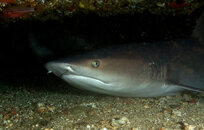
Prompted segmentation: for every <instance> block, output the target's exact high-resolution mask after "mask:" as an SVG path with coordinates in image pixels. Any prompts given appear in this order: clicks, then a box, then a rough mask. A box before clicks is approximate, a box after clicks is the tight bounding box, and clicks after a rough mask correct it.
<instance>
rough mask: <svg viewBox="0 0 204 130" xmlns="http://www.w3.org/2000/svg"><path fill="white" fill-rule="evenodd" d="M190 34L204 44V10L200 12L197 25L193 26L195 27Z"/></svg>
mask: <svg viewBox="0 0 204 130" xmlns="http://www.w3.org/2000/svg"><path fill="white" fill-rule="evenodd" d="M192 36H193V37H194V38H196V39H198V41H199V42H200V43H201V44H202V45H204V11H203V12H202V14H201V16H200V18H199V19H198V21H197V25H196V26H195V29H194V30H193V34H192Z"/></svg>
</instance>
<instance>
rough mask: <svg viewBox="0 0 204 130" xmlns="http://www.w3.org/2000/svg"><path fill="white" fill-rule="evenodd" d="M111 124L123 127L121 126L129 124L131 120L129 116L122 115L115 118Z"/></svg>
mask: <svg viewBox="0 0 204 130" xmlns="http://www.w3.org/2000/svg"><path fill="white" fill-rule="evenodd" d="M111 124H112V126H115V127H121V126H125V125H129V124H130V121H129V119H128V118H127V117H122V118H119V119H115V118H114V119H112V122H111Z"/></svg>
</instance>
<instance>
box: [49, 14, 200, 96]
mask: <svg viewBox="0 0 204 130" xmlns="http://www.w3.org/2000/svg"><path fill="white" fill-rule="evenodd" d="M203 17H204V14H203ZM203 19H204V18H201V20H200V21H203ZM199 26H200V25H199ZM196 28H197V27H196ZM197 30H199V29H197ZM196 33H197V31H194V35H195V36H194V37H197V38H198V39H199V38H200V37H201V36H202V37H203V36H204V35H201V34H204V33H203V31H201V32H200V33H199V34H196ZM199 40H200V42H201V43H202V42H203V39H202V38H200V39H199ZM189 41H190V42H195V43H197V39H189V40H178V41H167V43H168V44H171V43H173V42H184V43H186V42H189ZM163 45H164V46H160V48H155V47H153V46H149V47H146V46H140V45H131V44H130V45H124V46H117V47H112V48H106V49H101V50H98V51H93V52H90V53H88V54H84V55H78V56H74V57H68V58H65V59H62V60H58V61H52V62H49V63H47V64H46V68H47V69H48V70H49V71H52V72H53V73H54V74H55V75H57V76H59V77H60V78H62V79H63V80H65V81H66V82H68V83H70V84H71V85H73V86H75V87H77V88H81V89H86V90H90V91H94V92H98V93H102V94H108V95H114V96H123V97H157V96H166V95H175V94H177V93H180V92H181V91H184V90H192V91H197V92H204V90H203V88H204V50H203V49H200V50H196V51H194V50H192V49H191V50H184V51H183V52H177V51H175V50H173V49H172V50H171V49H170V48H167V47H166V45H167V44H165V43H163ZM169 49H170V50H169Z"/></svg>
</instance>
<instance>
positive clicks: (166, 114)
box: [0, 80, 204, 130]
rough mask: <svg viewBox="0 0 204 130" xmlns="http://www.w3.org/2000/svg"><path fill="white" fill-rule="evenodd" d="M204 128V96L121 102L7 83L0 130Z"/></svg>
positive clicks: (50, 84)
mask: <svg viewBox="0 0 204 130" xmlns="http://www.w3.org/2000/svg"><path fill="white" fill-rule="evenodd" d="M3 129H42V130H55V129H87V130H89V129H100V130H107V129H124V130H126V129H129V130H140V129H141V130H144V129H152V130H153V129H157V130H172V129H178V130H179V129H181V130H183V129H185V130H194V129H195V130H204V94H192V93H185V94H181V95H176V96H166V97H160V98H121V97H112V96H107V95H99V94H95V93H92V92H87V91H82V90H79V89H75V88H73V87H70V86H69V85H68V84H66V83H64V82H63V81H53V80H52V81H51V80H48V81H44V83H43V85H42V86H39V84H38V86H37V87H36V86H35V85H33V84H32V85H31V84H25V85H19V86H18V85H11V84H5V83H4V84H3V83H2V84H1V87H0V130H3Z"/></svg>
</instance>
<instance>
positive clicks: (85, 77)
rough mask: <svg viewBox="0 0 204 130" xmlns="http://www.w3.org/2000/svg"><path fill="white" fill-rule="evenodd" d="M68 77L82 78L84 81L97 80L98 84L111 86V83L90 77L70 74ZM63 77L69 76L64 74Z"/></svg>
mask: <svg viewBox="0 0 204 130" xmlns="http://www.w3.org/2000/svg"><path fill="white" fill-rule="evenodd" d="M65 73H66V72H65ZM68 75H69V76H72V77H77V78H81V79H82V78H84V80H86V79H91V80H95V81H97V82H98V83H100V84H103V85H106V86H108V85H110V83H106V82H105V81H102V80H99V79H97V78H93V77H89V76H84V75H78V74H68ZM62 76H67V74H62Z"/></svg>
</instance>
